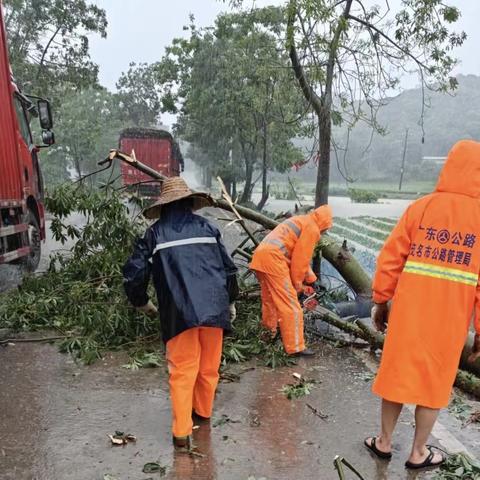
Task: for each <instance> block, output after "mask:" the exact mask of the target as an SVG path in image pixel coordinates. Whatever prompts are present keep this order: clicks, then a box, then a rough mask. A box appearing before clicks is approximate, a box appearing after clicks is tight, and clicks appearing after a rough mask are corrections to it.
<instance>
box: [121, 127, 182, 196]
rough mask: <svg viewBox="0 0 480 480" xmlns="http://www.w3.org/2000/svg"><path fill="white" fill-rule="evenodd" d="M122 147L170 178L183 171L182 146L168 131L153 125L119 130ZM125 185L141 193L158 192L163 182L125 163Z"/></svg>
mask: <svg viewBox="0 0 480 480" xmlns="http://www.w3.org/2000/svg"><path fill="white" fill-rule="evenodd" d="M119 150H120V151H122V152H125V153H128V154H130V153H131V152H132V150H133V151H134V152H135V157H136V158H138V160H140V161H141V162H142V163H144V164H146V165H148V166H149V167H151V168H153V169H154V170H157V171H158V172H160V173H161V174H163V175H165V176H167V177H174V176H178V175H180V172H183V168H184V163H183V157H182V154H181V152H180V147H179V146H178V144H177V142H176V141H175V140H174V138H173V137H172V135H171V134H170V133H169V132H167V131H166V130H160V129H154V128H126V129H125V130H123V131H122V132H121V133H120V142H119ZM121 173H122V181H123V185H124V186H126V187H130V188H131V189H133V188H134V189H135V190H137V191H138V192H139V193H140V194H141V195H145V196H151V195H158V193H159V190H160V184H159V183H158V182H152V178H151V177H149V176H148V175H146V174H144V173H142V172H140V171H139V170H136V169H134V168H132V167H131V166H130V165H128V164H125V163H122V164H121Z"/></svg>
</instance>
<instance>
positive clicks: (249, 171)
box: [240, 159, 254, 203]
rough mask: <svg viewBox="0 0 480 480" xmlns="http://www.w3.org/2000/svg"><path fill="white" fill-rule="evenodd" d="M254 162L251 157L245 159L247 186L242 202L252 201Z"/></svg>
mask: <svg viewBox="0 0 480 480" xmlns="http://www.w3.org/2000/svg"><path fill="white" fill-rule="evenodd" d="M253 163H254V162H253V161H252V160H251V159H245V186H244V188H243V193H242V197H241V198H240V203H247V202H250V200H251V197H252V187H253V185H252V181H253Z"/></svg>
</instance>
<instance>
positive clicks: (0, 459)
mask: <svg viewBox="0 0 480 480" xmlns="http://www.w3.org/2000/svg"><path fill="white" fill-rule="evenodd" d="M278 207H279V208H281V209H283V205H280V204H279V205H278ZM383 208H385V207H382V209H383ZM401 208H402V206H401V205H395V209H398V210H400V209H401ZM395 212H396V210H395ZM395 212H393V211H392V210H390V211H389V213H388V212H385V213H384V212H383V210H382V215H383V214H385V216H391V215H394V214H395ZM400 213H401V212H400ZM400 213H399V214H400ZM209 216H210V218H214V217H215V214H214V213H210V215H209ZM235 230H237V232H235ZM225 233H226V235H225V236H226V242H227V245H228V246H229V248H231V247H232V245H235V244H236V243H238V241H237V240H238V226H237V225H232V226H231V227H230V229H227V231H226V232H225ZM57 248H61V246H60V245H57V244H55V242H53V241H52V240H51V239H50V240H49V242H47V245H46V249H45V253H46V255H44V258H43V260H42V262H43V263H42V267H43V268H45V266H46V265H47V262H48V253H49V252H51V251H54V250H56V249H57ZM0 334H1V332H0ZM316 348H317V350H318V353H317V356H316V357H315V358H313V359H308V360H304V359H301V360H299V362H298V365H296V366H293V367H288V368H281V369H277V370H271V369H268V368H264V367H262V366H260V365H256V364H255V363H251V362H250V363H248V364H240V365H236V366H233V367H230V368H231V370H232V371H233V372H237V373H240V382H239V383H222V384H221V385H220V387H219V391H218V395H217V398H216V404H215V412H214V418H213V420H212V422H211V423H210V424H209V425H208V424H207V425H201V426H200V428H198V429H196V430H195V431H194V439H195V442H196V444H197V446H198V449H199V451H200V452H201V453H203V454H204V455H205V456H204V457H198V456H194V457H191V456H189V455H186V454H182V453H175V452H174V451H173V448H172V445H171V436H170V420H171V414H170V403H169V397H168V388H167V373H166V366H165V365H164V366H163V367H160V368H157V369H143V370H138V371H131V370H127V369H125V368H122V365H123V364H125V363H127V361H128V359H127V356H126V354H125V353H114V354H109V355H107V356H106V358H105V359H104V360H102V361H99V362H97V363H96V364H94V365H92V366H88V367H86V366H82V365H79V364H76V363H75V362H74V361H73V360H72V358H71V357H70V356H68V355H64V354H60V353H58V349H57V347H56V346H55V345H45V344H40V343H16V344H15V345H9V346H6V347H0V365H1V367H0V431H1V435H0V480H34V479H35V480H103V479H104V478H110V479H111V480H113V479H115V480H147V479H157V478H160V476H159V474H158V473H156V474H143V473H142V468H143V466H144V464H146V463H148V462H159V463H160V464H161V465H162V466H165V467H166V469H167V470H166V475H165V476H164V477H162V478H166V479H169V480H183V479H199V480H200V479H205V480H207V479H212V480H213V479H218V480H223V479H225V480H248V479H249V480H260V479H263V480H283V479H285V480H290V479H299V480H308V479H312V480H313V479H315V480H330V479H331V480H333V479H337V478H338V475H337V473H336V472H335V470H334V468H333V459H334V457H335V455H341V456H344V457H345V458H346V459H347V460H348V461H349V462H350V463H351V464H353V465H354V466H355V467H356V468H357V469H358V470H359V471H360V472H361V473H362V474H363V476H364V478H365V479H366V480H367V479H368V480H396V479H402V480H403V479H415V478H418V479H425V478H431V476H429V474H418V475H417V474H412V473H408V472H406V471H405V469H404V467H403V463H404V461H405V459H406V457H407V455H408V447H409V443H410V440H411V436H412V434H413V416H412V413H411V411H409V410H408V409H405V411H404V412H403V414H402V416H401V420H400V423H399V426H398V432H397V435H396V438H395V445H394V458H393V460H392V461H391V462H390V463H385V462H382V461H377V460H375V459H373V458H372V457H371V455H370V454H369V452H368V451H366V450H365V449H364V447H363V446H362V441H363V439H364V437H366V436H368V435H371V434H375V433H377V428H378V418H377V416H378V409H379V401H378V399H376V398H375V397H373V396H372V395H371V393H370V384H371V378H372V370H374V369H375V366H376V361H375V360H374V359H373V360H372V359H371V358H370V357H368V355H367V354H361V355H359V354H358V353H355V352H353V351H352V350H350V349H348V348H347V349H345V348H344V349H338V348H334V347H333V346H331V345H330V344H326V343H322V342H320V343H318V345H316ZM293 372H298V373H300V374H302V375H304V376H305V377H306V378H309V379H313V380H316V381H317V382H318V383H317V384H316V385H315V387H314V389H313V391H312V393H311V394H310V395H309V396H306V397H303V398H300V399H297V400H288V399H287V398H286V397H285V396H284V394H283V393H282V392H281V388H282V386H284V385H286V384H288V383H292V382H293V381H294V379H293V377H292V373H293ZM307 404H308V405H310V406H312V407H313V408H315V409H317V410H318V411H321V412H322V413H324V414H326V415H328V418H326V419H325V420H322V419H320V418H319V417H317V416H315V415H314V414H313V413H312V410H311V409H310V408H309V407H307ZM474 408H480V404H479V403H478V402H477V403H476V404H474ZM222 416H224V417H222ZM116 430H120V431H124V432H128V433H132V434H134V435H136V436H137V438H138V439H137V442H136V443H134V444H129V445H127V446H124V447H114V446H112V445H111V443H110V440H109V439H108V437H107V434H110V433H114V432H115V431H116ZM432 442H433V443H435V444H439V445H441V446H442V447H443V448H446V449H447V450H450V451H456V450H458V451H462V450H468V451H469V452H470V453H472V454H475V455H476V456H477V457H480V431H479V427H478V426H475V425H470V426H468V427H465V428H462V425H461V422H460V421H459V420H457V419H456V418H454V417H453V416H452V415H451V414H449V413H448V412H447V411H445V412H443V413H442V415H441V421H440V424H439V425H438V427H437V429H436V430H435V436H434V437H433V438H432ZM106 475H110V476H111V477H108V476H106ZM347 478H354V476H353V474H352V475H347Z"/></svg>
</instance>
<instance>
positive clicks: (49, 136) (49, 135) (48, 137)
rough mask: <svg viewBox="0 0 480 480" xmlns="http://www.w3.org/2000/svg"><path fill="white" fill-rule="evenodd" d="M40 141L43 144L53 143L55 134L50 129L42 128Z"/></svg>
mask: <svg viewBox="0 0 480 480" xmlns="http://www.w3.org/2000/svg"><path fill="white" fill-rule="evenodd" d="M42 141H43V143H44V144H45V145H48V146H50V145H53V144H54V143H55V135H54V133H53V132H52V131H51V130H44V131H43V132H42Z"/></svg>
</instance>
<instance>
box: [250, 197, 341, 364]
mask: <svg viewBox="0 0 480 480" xmlns="http://www.w3.org/2000/svg"><path fill="white" fill-rule="evenodd" d="M331 226H332V212H331V209H330V207H328V206H326V205H325V206H322V207H319V208H317V209H316V210H314V211H312V212H311V213H309V214H307V215H297V216H294V217H291V218H289V219H287V220H285V221H284V222H282V223H281V224H280V225H278V226H277V227H276V228H275V229H274V230H272V231H271V232H270V233H269V234H268V235H267V236H266V237H265V238H264V239H263V241H262V243H260V245H259V246H258V247H257V248H256V249H255V252H254V254H253V258H252V262H251V264H250V268H251V269H252V270H254V271H255V273H256V275H257V278H258V281H259V283H260V288H261V294H262V323H263V326H264V327H265V328H267V329H269V330H270V331H271V332H272V333H273V334H275V333H276V331H277V326H280V334H281V336H282V341H283V345H284V347H285V351H286V352H287V353H288V354H290V355H312V354H313V352H312V351H311V350H310V349H307V348H306V347H305V340H304V335H303V310H302V307H301V305H300V302H299V301H298V294H300V293H303V292H304V291H305V290H307V291H308V289H306V287H307V285H309V284H312V283H314V282H315V281H316V280H317V277H316V276H315V274H314V273H313V271H312V269H311V267H310V262H311V260H312V255H313V251H314V248H315V245H316V244H317V243H318V241H319V240H320V237H321V234H322V233H323V232H325V231H326V230H328V229H329V228H330V227H331Z"/></svg>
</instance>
